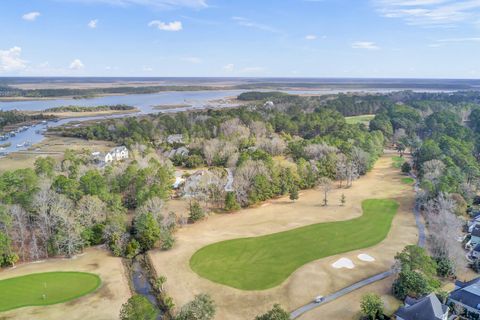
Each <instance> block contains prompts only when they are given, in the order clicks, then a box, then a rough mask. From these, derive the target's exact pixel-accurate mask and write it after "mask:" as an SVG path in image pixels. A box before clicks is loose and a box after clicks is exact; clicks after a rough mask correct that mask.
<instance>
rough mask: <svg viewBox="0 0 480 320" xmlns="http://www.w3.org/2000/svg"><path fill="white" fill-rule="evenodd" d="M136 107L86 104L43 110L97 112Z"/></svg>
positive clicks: (125, 109)
mask: <svg viewBox="0 0 480 320" xmlns="http://www.w3.org/2000/svg"><path fill="white" fill-rule="evenodd" d="M134 109H135V107H132V106H127V105H125V104H116V105H105V106H95V107H84V106H62V107H55V108H49V109H45V110H43V112H96V111H127V110H134Z"/></svg>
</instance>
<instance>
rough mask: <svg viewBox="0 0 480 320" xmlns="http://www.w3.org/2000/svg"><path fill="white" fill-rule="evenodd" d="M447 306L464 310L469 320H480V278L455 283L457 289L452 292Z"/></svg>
mask: <svg viewBox="0 0 480 320" xmlns="http://www.w3.org/2000/svg"><path fill="white" fill-rule="evenodd" d="M447 304H448V305H455V306H456V307H457V309H462V310H464V312H463V315H464V317H465V318H467V319H479V317H480V278H476V279H473V280H471V281H467V282H462V281H455V289H454V290H453V291H452V292H450V295H449V297H448V301H447Z"/></svg>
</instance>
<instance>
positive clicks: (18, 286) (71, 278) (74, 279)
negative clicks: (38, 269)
mask: <svg viewBox="0 0 480 320" xmlns="http://www.w3.org/2000/svg"><path fill="white" fill-rule="evenodd" d="M100 283H101V281H100V277H99V276H97V275H95V274H92V273H84V272H46V273H34V274H29V275H26V276H20V277H15V278H10V279H5V280H1V281H0V312H2V311H7V310H11V309H15V308H21V307H27V306H42V305H51V304H56V303H61V302H66V301H70V300H73V299H76V298H79V297H81V296H84V295H86V294H88V293H90V292H92V291H95V290H96V289H97V288H98V287H99V286H100Z"/></svg>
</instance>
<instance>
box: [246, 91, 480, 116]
mask: <svg viewBox="0 0 480 320" xmlns="http://www.w3.org/2000/svg"><path fill="white" fill-rule="evenodd" d="M238 99H239V100H243V101H256V100H260V101H273V103H274V104H275V105H276V106H277V107H278V106H295V105H297V106H302V107H307V108H309V109H314V108H316V107H319V106H321V107H326V108H328V109H333V110H336V111H338V112H340V113H341V114H342V115H343V116H346V117H348V116H358V115H364V114H376V113H378V112H381V111H383V110H387V109H389V108H391V107H392V106H394V105H396V104H406V105H409V106H412V107H413V108H415V109H417V110H419V111H420V112H425V113H428V112H436V111H440V110H445V109H464V110H469V109H472V107H475V106H478V105H480V91H473V90H472V91H458V92H455V93H451V92H413V91H398V92H392V93H387V94H364V93H357V94H345V93H340V94H331V95H322V96H311V97H304V96H298V95H291V94H286V93H282V92H257V91H252V92H245V93H242V94H241V95H239V96H238Z"/></svg>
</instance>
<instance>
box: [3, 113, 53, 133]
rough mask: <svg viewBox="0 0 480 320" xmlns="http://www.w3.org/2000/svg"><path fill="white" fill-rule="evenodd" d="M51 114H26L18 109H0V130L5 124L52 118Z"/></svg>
mask: <svg viewBox="0 0 480 320" xmlns="http://www.w3.org/2000/svg"><path fill="white" fill-rule="evenodd" d="M52 118H53V117H51V116H46V115H43V114H32V115H30V114H27V113H23V112H20V111H16V110H13V111H1V110H0V132H1V131H2V130H3V128H4V127H6V126H11V125H16V124H19V123H23V122H30V121H41V120H49V119H52Z"/></svg>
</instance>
